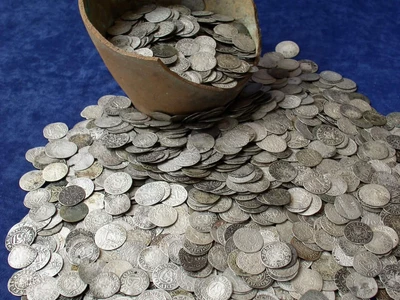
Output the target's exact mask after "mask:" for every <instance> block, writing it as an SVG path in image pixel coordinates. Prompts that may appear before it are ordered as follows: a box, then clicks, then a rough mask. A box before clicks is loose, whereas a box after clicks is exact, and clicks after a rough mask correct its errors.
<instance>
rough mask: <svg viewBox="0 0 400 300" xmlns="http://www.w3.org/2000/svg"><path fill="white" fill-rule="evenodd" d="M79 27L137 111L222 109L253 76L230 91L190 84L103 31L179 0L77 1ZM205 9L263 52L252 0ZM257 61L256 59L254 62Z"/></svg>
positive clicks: (216, 0)
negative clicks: (238, 27)
mask: <svg viewBox="0 0 400 300" xmlns="http://www.w3.org/2000/svg"><path fill="white" fill-rule="evenodd" d="M78 1H79V10H80V14H81V16H82V20H83V23H84V24H85V27H86V29H87V31H88V33H89V36H90V38H91V39H92V41H93V43H94V45H95V47H96V49H97V50H98V52H99V53H100V56H101V57H102V59H103V61H104V63H105V65H106V66H107V68H108V70H109V71H110V73H111V74H112V76H113V77H114V79H115V80H116V81H117V82H118V84H119V85H120V86H121V88H122V89H123V90H124V92H125V93H126V94H127V95H128V97H129V98H130V99H131V100H132V102H133V104H134V105H135V107H136V108H137V109H139V110H140V111H142V112H144V113H146V114H151V113H152V112H155V111H158V112H163V113H167V114H170V115H186V114H190V113H194V112H199V111H205V110H209V109H212V108H215V107H220V106H224V105H226V104H227V103H229V102H230V101H231V100H232V99H234V98H235V97H236V96H237V94H238V93H239V92H240V91H241V89H242V88H243V87H244V85H245V84H246V82H247V81H248V79H249V77H250V76H251V75H248V76H247V77H245V78H243V79H241V80H240V81H239V84H238V85H237V86H236V87H235V88H232V89H220V88H216V87H212V86H206V85H201V84H196V83H191V82H189V81H187V80H185V79H183V78H181V77H180V76H179V75H177V74H175V73H174V72H172V71H170V70H169V69H168V68H167V67H166V66H165V65H164V64H163V63H162V62H161V61H160V60H159V59H158V58H154V57H143V56H140V55H137V54H134V53H128V52H125V51H123V50H121V49H119V48H117V47H115V46H114V45H112V44H111V43H110V42H109V41H108V40H107V39H106V38H105V36H106V30H107V28H108V27H110V26H111V25H112V24H113V23H114V20H115V19H116V18H118V17H119V16H120V15H121V14H122V13H123V12H126V11H127V10H130V9H134V8H135V7H138V6H141V5H144V4H148V3H156V4H159V5H164V6H166V5H171V4H180V2H181V1H180V0H175V1H174V0H169V1H168V0H164V1H163V0H159V1H132V0H101V1H99V0H78ZM204 3H205V6H206V10H210V11H213V12H215V13H220V14H224V15H229V16H232V17H234V18H235V19H236V20H238V21H240V22H242V23H243V24H244V25H245V26H246V27H247V28H248V30H249V32H250V34H251V36H252V38H253V40H254V41H255V43H256V54H257V57H258V56H259V54H260V52H261V36H260V29H259V24H258V18H257V10H256V7H255V4H254V2H253V0H205V1H204ZM255 61H256V62H257V61H258V59H256V60H255Z"/></svg>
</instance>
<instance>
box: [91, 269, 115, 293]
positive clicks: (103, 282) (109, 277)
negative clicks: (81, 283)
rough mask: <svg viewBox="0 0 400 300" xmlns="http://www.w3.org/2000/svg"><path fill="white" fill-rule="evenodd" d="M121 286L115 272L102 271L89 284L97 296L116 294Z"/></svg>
mask: <svg viewBox="0 0 400 300" xmlns="http://www.w3.org/2000/svg"><path fill="white" fill-rule="evenodd" d="M120 286H121V282H120V279H119V278H118V276H117V275H116V274H115V273H112V272H102V273H100V274H98V275H97V276H96V277H95V278H94V279H93V281H92V282H91V283H90V285H89V289H90V292H91V293H92V294H93V296H95V297H97V298H108V297H111V296H113V295H114V294H116V293H117V292H118V291H119V289H120Z"/></svg>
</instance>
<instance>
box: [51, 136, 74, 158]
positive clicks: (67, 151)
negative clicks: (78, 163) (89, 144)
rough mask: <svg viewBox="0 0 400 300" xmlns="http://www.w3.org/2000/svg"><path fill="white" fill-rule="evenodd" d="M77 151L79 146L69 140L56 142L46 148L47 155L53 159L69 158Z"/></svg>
mask: <svg viewBox="0 0 400 300" xmlns="http://www.w3.org/2000/svg"><path fill="white" fill-rule="evenodd" d="M77 150H78V146H77V145H76V144H74V143H72V142H69V141H67V140H54V141H52V142H50V143H48V144H47V145H46V146H45V152H46V155H48V156H49V157H52V158H68V157H71V156H72V155H74V154H75V153H76V152H77Z"/></svg>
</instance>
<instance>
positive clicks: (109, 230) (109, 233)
mask: <svg viewBox="0 0 400 300" xmlns="http://www.w3.org/2000/svg"><path fill="white" fill-rule="evenodd" d="M95 241H96V245H97V246H98V247H99V248H101V249H104V250H113V249H116V248H118V247H120V246H122V244H123V243H124V242H125V241H126V230H125V229H124V228H123V227H121V226H120V225H117V224H113V223H110V224H106V225H103V226H102V227H100V228H99V229H98V230H97V232H96V235H95Z"/></svg>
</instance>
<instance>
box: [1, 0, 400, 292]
mask: <svg viewBox="0 0 400 300" xmlns="http://www.w3.org/2000/svg"><path fill="white" fill-rule="evenodd" d="M99 1H100V0H99ZM255 2H256V4H257V7H258V11H259V19H260V26H261V29H262V42H263V52H267V51H273V50H274V48H275V45H276V44H277V43H279V42H280V41H282V40H293V41H295V42H296V43H298V45H299V46H300V49H301V52H300V55H299V56H298V57H297V58H298V59H302V58H308V59H312V60H314V61H315V62H317V63H318V65H319V67H320V70H321V71H322V70H334V71H336V72H339V73H341V74H342V75H343V76H345V77H348V78H351V79H353V80H354V81H356V82H357V83H358V86H359V92H361V93H364V94H365V95H367V96H368V97H369V98H370V99H371V102H372V105H373V106H374V107H375V108H376V109H377V110H378V111H379V112H381V113H383V114H387V113H389V112H391V111H400V84H399V70H400V59H399V57H400V17H399V16H400V5H399V1H396V0H386V1H365V0H364V1H345V0H338V1H321V0H309V1H306V0H304V1H294V0H292V1H284V0H256V1H255ZM155 84H157V83H155ZM113 93H114V94H121V93H122V91H121V89H120V88H119V86H118V85H117V84H116V83H115V81H114V80H113V78H112V77H111V75H110V74H109V73H108V71H107V69H106V67H105V66H104V64H103V62H102V60H101V59H100V57H99V55H98V54H97V52H96V50H95V48H94V46H93V45H92V42H91V40H90V38H89V36H88V35H87V33H86V30H85V28H84V26H83V24H82V21H81V18H80V15H79V12H78V7H77V1H71V0H35V1H22V0H1V1H0V138H1V144H0V145H1V148H0V229H1V230H0V299H16V297H13V296H11V295H10V294H9V293H8V291H7V287H6V286H7V281H8V278H9V277H10V276H11V274H12V273H13V272H14V270H12V269H11V268H10V267H8V264H7V255H8V252H7V251H6V250H5V248H4V238H5V235H6V233H7V231H8V229H9V228H10V227H11V226H12V225H14V224H15V223H17V222H18V221H19V220H20V219H21V218H22V217H23V216H25V214H26V213H27V212H28V210H27V209H26V208H25V207H24V206H23V204H22V201H23V198H24V195H25V192H23V191H22V190H21V189H20V188H19V186H18V181H19V178H20V177H21V175H23V174H24V173H26V172H27V171H30V170H32V168H33V167H32V166H31V165H30V163H28V162H26V161H25V159H24V155H25V152H26V151H27V150H28V149H30V148H32V147H37V146H43V145H45V144H46V140H45V139H44V138H43V136H42V129H43V127H44V126H45V125H46V124H49V123H52V122H65V123H66V124H67V125H68V126H69V127H70V128H71V127H72V126H73V125H74V124H75V123H77V122H79V121H80V120H81V117H80V115H79V114H80V112H81V110H82V109H83V108H84V107H85V106H87V105H92V104H95V103H96V102H97V99H98V98H99V97H100V96H102V95H105V94H113Z"/></svg>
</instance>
